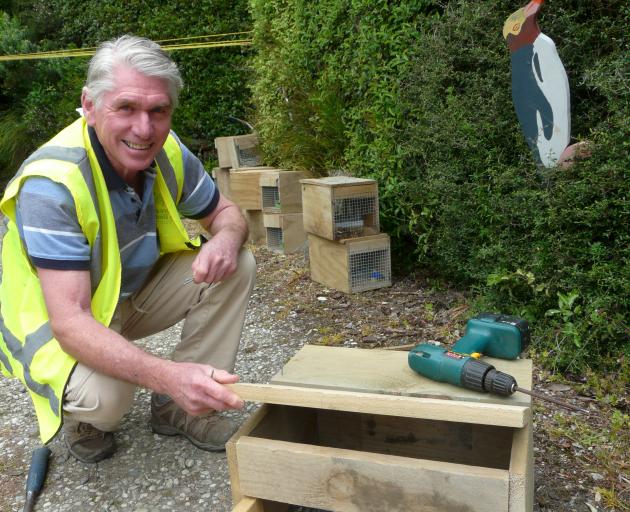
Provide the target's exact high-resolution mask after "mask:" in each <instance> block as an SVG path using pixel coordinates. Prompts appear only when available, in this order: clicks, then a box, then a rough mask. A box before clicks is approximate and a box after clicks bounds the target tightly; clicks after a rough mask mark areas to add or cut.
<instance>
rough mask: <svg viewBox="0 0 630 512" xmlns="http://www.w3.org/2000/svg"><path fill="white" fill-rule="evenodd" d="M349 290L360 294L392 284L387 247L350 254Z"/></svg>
mask: <svg viewBox="0 0 630 512" xmlns="http://www.w3.org/2000/svg"><path fill="white" fill-rule="evenodd" d="M348 258H349V270H350V272H349V273H350V290H352V291H353V292H361V291H364V290H371V289H374V288H381V287H383V286H390V285H391V282H392V272H391V261H390V253H389V247H387V248H385V249H375V250H369V251H361V252H352V251H351V252H350V253H349V254H348Z"/></svg>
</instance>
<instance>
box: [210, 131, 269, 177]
mask: <svg viewBox="0 0 630 512" xmlns="http://www.w3.org/2000/svg"><path fill="white" fill-rule="evenodd" d="M214 147H215V148H216V150H217V158H218V160H219V167H223V168H225V169H229V168H232V169H239V168H241V167H253V166H257V165H262V156H261V154H260V149H259V140H258V135H256V134H255V133H250V134H248V135H237V136H234V137H217V138H216V139H214Z"/></svg>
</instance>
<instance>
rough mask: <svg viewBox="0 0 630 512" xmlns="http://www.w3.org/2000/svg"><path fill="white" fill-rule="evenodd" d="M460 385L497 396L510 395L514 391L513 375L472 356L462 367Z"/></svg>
mask: <svg viewBox="0 0 630 512" xmlns="http://www.w3.org/2000/svg"><path fill="white" fill-rule="evenodd" d="M461 385H462V387H464V388H466V389H472V390H473V391H481V392H486V393H492V394H494V395H499V396H510V395H511V394H512V393H514V391H516V380H515V379H514V377H512V376H511V375H508V374H507V373H503V372H500V371H497V370H496V369H495V367H494V366H492V365H491V364H488V363H484V362H483V361H479V360H477V359H474V358H470V359H468V360H467V361H466V363H465V364H464V366H463V367H462V374H461Z"/></svg>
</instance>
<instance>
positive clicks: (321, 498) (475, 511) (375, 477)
mask: <svg viewBox="0 0 630 512" xmlns="http://www.w3.org/2000/svg"><path fill="white" fill-rule="evenodd" d="M236 451H237V458H238V462H239V468H240V471H241V474H240V477H241V487H242V490H243V492H244V493H245V494H246V495H248V496H255V497H257V498H265V499H273V500H276V501H282V502H285V503H292V504H295V505H302V506H307V507H314V508H321V509H325V510H331V511H340V512H346V511H347V512H369V511H374V512H376V511H379V512H380V511H384V510H387V511H390V512H396V511H399V512H403V511H404V512H413V511H418V512H427V511H437V510H440V511H451V510H452V511H460V510H465V511H467V512H501V511H503V512H506V511H507V510H508V508H507V506H508V492H509V487H508V474H507V471H503V470H498V469H490V468H482V467H477V466H464V465H460V464H450V463H446V462H435V461H427V460H416V459H410V458H407V457H397V456H391V455H380V454H372V453H363V452H357V451H353V450H342V449H336V448H326V447H320V446H311V445H304V444H298V443H287V442H284V441H274V440H269V439H259V438H253V437H248V436H245V437H242V438H241V439H240V440H239V441H238V444H237V446H236Z"/></svg>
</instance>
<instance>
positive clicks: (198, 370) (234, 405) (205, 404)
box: [163, 362, 244, 415]
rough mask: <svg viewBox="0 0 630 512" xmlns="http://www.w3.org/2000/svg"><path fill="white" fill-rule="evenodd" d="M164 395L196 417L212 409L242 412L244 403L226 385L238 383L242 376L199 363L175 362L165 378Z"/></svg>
mask: <svg viewBox="0 0 630 512" xmlns="http://www.w3.org/2000/svg"><path fill="white" fill-rule="evenodd" d="M164 377H165V379H164V381H163V384H164V392H165V393H166V394H167V395H169V396H170V397H171V398H172V399H173V400H175V402H176V403H177V405H179V406H180V407H181V408H182V409H184V410H185V411H186V412H187V413H189V414H192V415H199V414H204V413H206V412H208V411H210V410H216V411H225V410H227V409H240V408H242V407H243V405H244V403H243V401H242V400H241V399H240V398H239V397H238V395H236V393H234V392H233V391H231V390H230V389H228V388H227V387H225V386H223V385H222V384H234V383H235V382H238V380H239V377H238V375H234V374H232V373H229V372H226V371H225V370H219V369H216V368H212V366H208V365H203V364H197V363H186V362H182V363H173V364H172V365H171V366H170V368H169V369H168V370H167V372H166V373H165V375H164Z"/></svg>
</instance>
